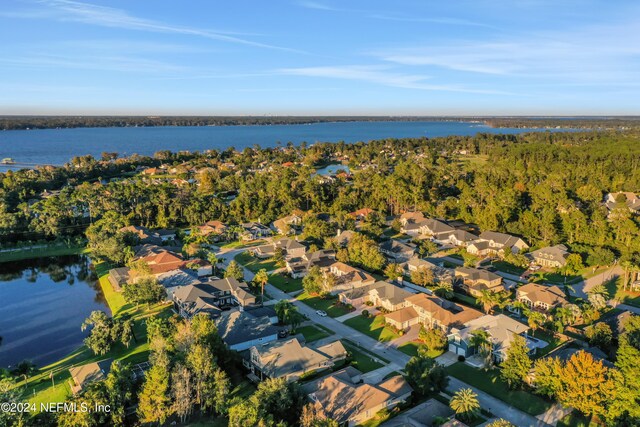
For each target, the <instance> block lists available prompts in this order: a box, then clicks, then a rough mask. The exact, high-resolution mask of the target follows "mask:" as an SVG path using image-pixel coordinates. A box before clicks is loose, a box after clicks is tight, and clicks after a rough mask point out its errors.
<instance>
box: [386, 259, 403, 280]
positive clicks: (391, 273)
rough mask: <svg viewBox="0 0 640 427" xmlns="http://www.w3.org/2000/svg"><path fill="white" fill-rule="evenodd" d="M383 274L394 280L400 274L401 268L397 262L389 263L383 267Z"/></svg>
mask: <svg viewBox="0 0 640 427" xmlns="http://www.w3.org/2000/svg"><path fill="white" fill-rule="evenodd" d="M384 275H385V276H387V279H389V280H396V279H397V278H398V277H401V276H402V268H401V267H400V265H399V264H396V263H393V262H392V263H389V264H387V266H386V267H385V269H384Z"/></svg>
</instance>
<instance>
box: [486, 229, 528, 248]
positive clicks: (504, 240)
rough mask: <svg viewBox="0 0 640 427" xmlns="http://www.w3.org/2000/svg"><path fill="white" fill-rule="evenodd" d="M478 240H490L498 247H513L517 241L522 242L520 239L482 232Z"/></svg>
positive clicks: (502, 234) (493, 232)
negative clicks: (498, 245)
mask: <svg viewBox="0 0 640 427" xmlns="http://www.w3.org/2000/svg"><path fill="white" fill-rule="evenodd" d="M480 238H481V239H483V240H492V241H494V242H496V243H498V244H500V245H503V246H508V247H511V246H514V245H515V244H516V243H517V242H518V240H522V239H521V238H520V237H516V236H512V235H510V234H505V233H498V232H497V231H483V232H482V233H480ZM523 241H524V240H523Z"/></svg>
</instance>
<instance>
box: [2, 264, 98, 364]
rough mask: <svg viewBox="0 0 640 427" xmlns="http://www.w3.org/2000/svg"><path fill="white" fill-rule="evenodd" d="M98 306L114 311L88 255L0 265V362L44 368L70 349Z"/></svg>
mask: <svg viewBox="0 0 640 427" xmlns="http://www.w3.org/2000/svg"><path fill="white" fill-rule="evenodd" d="M93 310H102V311H105V312H106V313H110V311H109V309H108V307H107V305H106V302H105V301H104V298H103V296H102V292H101V291H100V286H99V285H98V284H97V282H96V280H95V278H94V277H93V275H92V274H91V271H90V270H89V259H88V258H87V257H85V256H64V257H54V258H42V259H37V260H29V261H15V262H7V263H2V264H0V336H2V343H1V344H0V367H3V368H6V367H9V366H15V365H16V364H17V363H19V362H20V361H22V360H24V359H29V360H31V361H32V362H34V363H35V364H36V365H37V366H38V367H42V366H45V365H47V364H49V363H51V362H54V361H56V360H58V359H61V358H62V357H63V356H65V355H67V354H69V353H71V352H72V351H73V350H75V349H76V348H78V347H79V346H80V345H82V340H83V339H84V337H85V336H86V335H87V332H82V331H81V330H80V325H82V322H83V321H84V319H86V318H87V317H88V316H89V314H90V313H91V312H92V311H93Z"/></svg>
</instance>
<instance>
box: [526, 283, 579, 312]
mask: <svg viewBox="0 0 640 427" xmlns="http://www.w3.org/2000/svg"><path fill="white" fill-rule="evenodd" d="M516 299H517V300H518V301H520V302H522V303H524V304H525V305H526V306H527V307H529V308H530V309H533V310H537V311H541V312H543V313H548V312H549V311H551V310H552V309H553V308H555V307H558V306H563V305H565V304H567V303H568V302H567V300H566V298H565V294H564V292H563V291H562V290H561V289H560V288H559V287H557V286H545V285H539V284H537V283H527V284H526V285H523V286H520V287H519V288H518V289H516Z"/></svg>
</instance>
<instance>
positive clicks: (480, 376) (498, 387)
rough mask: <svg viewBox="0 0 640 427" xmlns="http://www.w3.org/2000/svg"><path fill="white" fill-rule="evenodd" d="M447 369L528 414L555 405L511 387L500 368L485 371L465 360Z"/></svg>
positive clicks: (535, 413) (453, 374)
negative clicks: (501, 373)
mask: <svg viewBox="0 0 640 427" xmlns="http://www.w3.org/2000/svg"><path fill="white" fill-rule="evenodd" d="M446 369H447V372H448V373H449V375H451V376H452V377H455V378H458V379H459V380H461V381H464V382H466V383H467V384H469V385H471V386H473V387H476V388H478V389H480V390H482V391H484V392H485V393H488V394H490V395H492V396H493V397H496V398H498V399H500V400H502V401H504V402H506V403H508V404H510V405H512V406H514V407H516V408H518V409H520V410H521V411H524V412H526V413H528V414H531V415H538V414H541V413H543V412H544V411H546V410H547V409H549V408H550V407H551V406H553V404H552V403H551V402H549V401H546V400H544V399H543V398H541V397H540V396H537V395H535V394H532V393H529V392H527V391H525V390H511V389H509V387H508V386H507V384H506V382H504V381H503V380H502V379H501V378H500V370H499V369H493V370H489V371H485V370H483V369H476V368H473V367H471V366H469V365H467V364H465V363H463V362H457V363H455V364H453V365H451V366H448V367H447V368H446Z"/></svg>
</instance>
